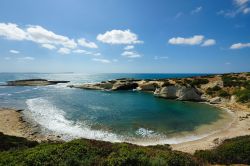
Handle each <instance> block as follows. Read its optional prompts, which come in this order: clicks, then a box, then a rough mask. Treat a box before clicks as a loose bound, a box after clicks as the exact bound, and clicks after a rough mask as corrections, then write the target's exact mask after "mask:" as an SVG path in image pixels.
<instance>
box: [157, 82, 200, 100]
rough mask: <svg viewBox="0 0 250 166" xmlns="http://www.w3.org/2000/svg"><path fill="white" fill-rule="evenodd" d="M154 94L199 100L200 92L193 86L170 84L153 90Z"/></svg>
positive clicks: (170, 97) (178, 98)
mask: <svg viewBox="0 0 250 166" xmlns="http://www.w3.org/2000/svg"><path fill="white" fill-rule="evenodd" d="M154 95H155V96H158V97H163V98H167V99H177V100H192V101H201V100H202V98H201V94H200V93H199V92H198V90H197V89H196V88H194V87H185V86H180V85H171V86H166V87H162V88H158V89H156V90H155V92H154Z"/></svg>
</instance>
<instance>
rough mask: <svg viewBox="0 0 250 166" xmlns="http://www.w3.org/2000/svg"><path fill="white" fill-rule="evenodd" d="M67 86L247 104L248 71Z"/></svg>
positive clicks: (249, 104)
mask: <svg viewBox="0 0 250 166" xmlns="http://www.w3.org/2000/svg"><path fill="white" fill-rule="evenodd" d="M70 87H75V88H82V89H95V90H113V91H115V90H137V91H146V92H151V93H153V94H154V95H155V96H157V97H162V98H167V99H176V100H188V101H207V102H210V103H211V104H220V103H228V104H232V103H233V104H234V103H239V104H240V105H244V106H246V107H250V73H232V74H222V75H208V76H198V77H190V78H181V79H152V80H143V79H142V80H135V79H126V78H122V79H117V80H110V81H103V82H101V83H96V84H82V85H78V86H74V85H71V86H70Z"/></svg>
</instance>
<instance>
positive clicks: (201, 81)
mask: <svg viewBox="0 0 250 166" xmlns="http://www.w3.org/2000/svg"><path fill="white" fill-rule="evenodd" d="M207 83H209V80H208V79H200V78H197V79H194V80H192V82H191V83H190V85H192V86H197V87H200V85H202V84H207Z"/></svg>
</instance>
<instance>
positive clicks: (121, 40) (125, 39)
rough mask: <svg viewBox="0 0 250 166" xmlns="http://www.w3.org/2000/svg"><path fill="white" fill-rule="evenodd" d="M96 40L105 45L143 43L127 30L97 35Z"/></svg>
mask: <svg viewBox="0 0 250 166" xmlns="http://www.w3.org/2000/svg"><path fill="white" fill-rule="evenodd" d="M97 40H99V41H101V42H103V43H107V44H138V43H143V41H140V40H139V39H138V37H137V35H136V34H135V33H133V32H131V31H130V30H129V29H128V30H124V31H123V30H115V29H114V30H111V31H107V32H105V33H104V34H99V35H97Z"/></svg>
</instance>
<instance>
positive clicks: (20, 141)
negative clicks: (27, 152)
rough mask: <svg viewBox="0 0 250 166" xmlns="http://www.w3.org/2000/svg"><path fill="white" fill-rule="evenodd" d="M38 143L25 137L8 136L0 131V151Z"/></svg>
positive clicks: (32, 145)
mask: <svg viewBox="0 0 250 166" xmlns="http://www.w3.org/2000/svg"><path fill="white" fill-rule="evenodd" d="M36 145H38V143H37V142H35V141H29V140H27V139H25V138H21V137H15V136H8V135H4V134H3V133H1V132H0V151H6V150H15V149H22V148H27V147H34V146H36Z"/></svg>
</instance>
